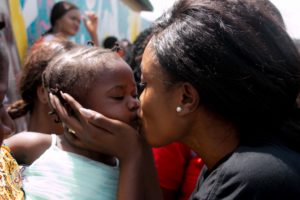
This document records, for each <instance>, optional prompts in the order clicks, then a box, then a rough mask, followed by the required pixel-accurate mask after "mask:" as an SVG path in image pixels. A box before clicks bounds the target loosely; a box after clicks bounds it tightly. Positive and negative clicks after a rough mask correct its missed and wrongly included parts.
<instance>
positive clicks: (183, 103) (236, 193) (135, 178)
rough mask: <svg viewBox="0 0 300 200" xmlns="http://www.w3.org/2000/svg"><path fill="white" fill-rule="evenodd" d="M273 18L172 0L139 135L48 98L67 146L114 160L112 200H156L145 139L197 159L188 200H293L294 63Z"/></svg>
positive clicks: (296, 174)
mask: <svg viewBox="0 0 300 200" xmlns="http://www.w3.org/2000/svg"><path fill="white" fill-rule="evenodd" d="M279 18H280V17H279V15H278V11H277V9H276V8H275V7H274V6H273V5H272V4H271V3H270V2H269V1H267V0H263V1H258V0H257V1H255V0H254V1H253V0H197V1H195V0H180V1H178V2H177V3H176V4H175V5H174V6H173V7H172V9H170V10H169V11H167V12H166V13H165V14H164V15H163V16H162V17H160V18H159V19H158V20H157V21H156V22H155V24H154V29H155V30H154V35H153V36H152V38H151V40H150V42H149V44H148V45H147V47H146V49H145V52H144V55H143V59H142V64H141V82H142V83H141V85H142V86H143V89H144V90H143V91H142V93H141V95H140V101H141V108H140V112H139V115H140V117H141V122H142V129H141V130H140V131H139V132H137V131H136V130H134V129H132V128H130V127H129V126H126V125H125V124H124V123H121V122H119V121H117V122H116V121H114V120H111V119H110V118H108V117H107V116H105V114H103V115H101V114H99V113H95V112H93V111H91V110H86V109H83V108H82V107H81V106H80V105H79V104H77V103H76V102H75V101H74V100H73V99H72V97H70V96H68V98H67V99H68V102H69V103H70V104H71V105H73V108H74V109H75V110H78V111H79V113H81V115H80V117H79V118H78V119H79V120H78V119H75V118H72V117H68V116H67V115H65V114H64V113H63V112H62V111H63V110H64V109H63V108H62V107H61V106H60V104H59V102H58V101H57V99H55V98H53V99H52V101H54V102H56V104H55V105H56V109H57V110H58V111H59V113H60V115H61V118H62V119H63V120H64V121H65V122H66V123H68V124H69V126H70V127H72V128H73V129H74V130H75V131H76V137H73V140H74V144H78V142H79V141H78V139H79V140H80V141H81V142H82V143H84V144H85V145H86V146H88V147H87V148H91V149H94V150H97V151H100V152H101V151H102V152H109V153H110V154H113V155H116V156H117V157H118V158H119V159H120V164H121V172H120V173H121V175H120V184H119V199H122V200H124V199H131V200H132V199H155V200H158V199H162V197H161V194H160V191H159V189H158V184H157V180H156V178H157V177H156V176H155V172H154V167H153V161H152V158H151V154H149V148H148V147H147V144H146V142H145V140H146V141H147V142H148V143H149V144H150V145H152V146H163V145H166V144H169V143H171V142H173V141H180V142H183V143H185V144H186V145H187V146H189V147H190V148H191V149H193V150H194V151H195V152H196V153H197V154H198V155H199V156H200V157H201V158H202V159H203V160H204V163H205V164H206V169H205V170H204V171H203V172H202V174H201V176H200V177H199V181H198V183H199V184H198V186H197V187H196V188H195V191H194V194H192V196H191V198H190V199H191V200H198V199H243V200H245V199H295V198H299V196H300V190H299V185H300V153H299V152H300V129H299V128H300V113H299V109H298V108H297V106H296V97H297V95H298V93H299V89H300V68H299V67H300V57H299V53H298V51H297V49H296V47H295V45H294V43H293V41H292V39H291V38H290V37H289V35H288V34H287V33H286V31H285V29H284V27H283V26H282V23H281V22H280V21H279V20H278V19H279ZM66 96H67V95H66ZM81 129H85V130H89V131H88V132H89V134H83V133H82V131H81ZM138 133H141V134H138ZM128 144H130V145H128Z"/></svg>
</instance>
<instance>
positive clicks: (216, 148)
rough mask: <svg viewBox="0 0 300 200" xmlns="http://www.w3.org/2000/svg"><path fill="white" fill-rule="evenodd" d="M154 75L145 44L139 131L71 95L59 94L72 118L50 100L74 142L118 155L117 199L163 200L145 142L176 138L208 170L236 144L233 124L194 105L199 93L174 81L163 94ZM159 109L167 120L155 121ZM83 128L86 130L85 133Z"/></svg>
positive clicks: (157, 143)
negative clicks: (89, 106)
mask: <svg viewBox="0 0 300 200" xmlns="http://www.w3.org/2000/svg"><path fill="white" fill-rule="evenodd" d="M149 45H150V46H149ZM154 73H158V74H156V75H157V76H151V74H154ZM159 73H161V74H159ZM147 77H148V78H147ZM152 77H153V79H152ZM155 77H163V72H162V71H161V69H160V66H159V65H157V61H156V60H155V57H153V52H152V47H151V43H150V44H148V46H147V47H146V50H145V53H144V56H143V62H142V81H145V82H147V88H146V89H144V91H143V92H142V94H141V96H140V101H141V108H140V113H139V115H140V117H141V119H142V121H143V131H140V132H142V134H141V133H139V131H137V130H135V129H133V128H132V127H130V126H128V125H126V124H124V123H122V122H120V121H117V120H112V119H110V118H107V117H105V116H104V115H102V114H100V113H96V112H94V111H91V110H86V109H84V108H82V106H81V105H80V104H79V103H78V102H76V101H75V100H74V99H73V98H72V97H71V96H70V95H68V94H63V95H62V96H63V98H64V99H65V100H66V101H67V102H68V103H69V104H70V105H71V107H72V108H73V110H74V111H75V112H76V113H77V116H79V120H77V119H75V118H73V117H70V116H68V114H67V112H66V111H65V109H64V108H63V107H62V106H61V104H60V103H59V101H58V99H57V98H55V97H52V98H51V101H52V104H53V105H54V107H55V108H56V110H57V112H58V114H59V116H60V117H61V119H62V121H64V122H65V123H66V124H68V125H69V126H70V127H71V128H72V129H73V130H75V132H76V135H75V137H71V139H70V141H71V143H73V145H77V146H81V147H82V148H89V149H93V150H94V151H100V152H104V153H106V154H109V155H115V156H116V157H118V158H119V160H120V181H119V192H118V199H122V200H124V199H130V200H132V199H153V200H154V199H155V200H157V199H163V196H162V194H161V190H160V188H159V184H158V181H157V175H156V172H155V167H154V162H153V157H152V154H151V150H150V147H149V145H148V144H151V145H153V144H154V145H155V146H163V145H164V144H168V143H170V142H173V141H176V140H179V141H180V142H183V143H185V144H186V145H187V146H189V147H190V148H191V149H193V150H194V151H195V152H196V153H197V154H198V155H199V156H200V157H202V158H203V160H204V162H205V163H206V164H207V166H208V168H212V167H213V166H214V165H215V164H216V163H217V162H218V161H219V160H220V159H222V158H223V157H224V156H226V155H227V154H228V153H230V152H232V151H233V150H234V149H235V148H236V146H237V145H238V137H237V132H236V130H235V128H234V126H232V124H230V123H229V122H227V121H226V120H224V119H222V118H220V117H217V116H216V115H214V114H213V113H210V112H208V111H207V110H206V109H205V108H203V107H201V106H199V104H198V102H199V95H198V93H197V92H196V90H195V88H193V87H192V86H191V85H190V84H189V83H183V84H178V85H176V87H174V88H173V89H172V91H170V92H166V91H165V90H163V89H162V88H164V87H166V86H165V85H164V84H163V82H162V81H161V80H160V79H157V78H155ZM149 78H151V80H150V79H149ZM170 95H171V96H170ZM165 99H168V100H165ZM178 105H181V107H182V111H181V112H179V113H176V106H178ZM153 108H157V109H153ZM162 113H165V116H164V117H161V118H160V119H168V120H167V121H166V120H164V121H163V122H162V121H161V120H157V117H159V116H160V115H162ZM170 121H171V122H172V123H170ZM164 122H166V123H164ZM154 124H155V125H154ZM150 129H151V130H150ZM83 130H85V133H89V134H84V132H83ZM87 130H88V131H87ZM153 133H155V134H156V135H155V136H154V135H153ZM165 133H172V134H170V135H165ZM68 138H70V137H69V136H68ZM147 143H148V144H147Z"/></svg>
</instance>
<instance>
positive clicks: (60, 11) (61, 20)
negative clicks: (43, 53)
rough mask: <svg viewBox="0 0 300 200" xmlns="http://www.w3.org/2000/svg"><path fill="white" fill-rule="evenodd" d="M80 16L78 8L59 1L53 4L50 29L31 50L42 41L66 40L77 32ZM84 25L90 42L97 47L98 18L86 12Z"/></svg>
mask: <svg viewBox="0 0 300 200" xmlns="http://www.w3.org/2000/svg"><path fill="white" fill-rule="evenodd" d="M80 22H81V14H80V10H79V8H78V7H77V6H76V5H74V4H72V3H70V2H67V1H60V2H57V3H56V4H54V6H53V8H52V10H51V14H50V24H51V27H50V29H49V30H48V31H46V32H45V33H44V34H43V35H42V37H41V38H40V39H38V40H37V41H36V42H35V43H34V46H33V48H35V47H36V46H37V45H39V44H40V43H42V42H44V41H48V42H49V41H51V40H53V39H54V38H61V39H68V38H69V37H71V36H74V35H75V34H76V33H77V32H78V31H79V26H80ZM84 25H85V27H86V28H87V31H88V33H89V34H90V36H91V40H92V41H93V42H94V44H95V45H98V36H97V28H98V17H97V16H96V14H95V13H91V12H87V13H86V18H85V19H84Z"/></svg>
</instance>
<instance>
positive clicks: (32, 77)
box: [8, 39, 75, 119]
mask: <svg viewBox="0 0 300 200" xmlns="http://www.w3.org/2000/svg"><path fill="white" fill-rule="evenodd" d="M73 47H75V43H73V42H70V41H61V40H59V39H57V40H53V41H51V42H45V43H42V44H40V45H39V46H37V48H34V49H32V50H31V51H30V52H29V54H28V55H27V57H26V59H25V64H24V67H23V69H22V73H21V76H20V81H19V84H18V90H19V94H20V95H21V97H22V99H21V100H18V101H16V102H14V103H12V104H11V105H10V106H9V107H8V113H9V114H10V116H11V118H12V119H16V118H18V117H21V116H23V115H25V114H27V113H28V112H31V111H32V110H33V109H34V106H35V103H36V100H37V88H38V87H39V86H42V73H43V72H44V70H45V69H46V67H47V66H48V64H49V62H50V60H51V59H53V58H54V57H55V56H56V55H58V54H60V53H62V52H65V51H68V50H70V49H72V48H73Z"/></svg>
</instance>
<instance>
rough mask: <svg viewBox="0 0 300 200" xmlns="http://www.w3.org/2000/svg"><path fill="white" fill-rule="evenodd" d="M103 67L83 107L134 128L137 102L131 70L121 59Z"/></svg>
mask: <svg viewBox="0 0 300 200" xmlns="http://www.w3.org/2000/svg"><path fill="white" fill-rule="evenodd" d="M105 66H106V67H105V68H104V69H103V72H102V73H101V74H100V75H99V79H98V81H96V82H95V84H94V86H92V87H91V88H92V89H91V90H90V91H89V92H88V95H87V97H86V101H85V102H86V105H85V106H86V107H87V108H90V109H93V110H96V111H98V112H100V113H102V114H103V115H105V116H107V117H110V118H113V119H118V120H120V121H123V122H125V123H128V124H130V125H131V126H133V127H136V125H137V110H138V108H139V101H138V99H137V89H136V83H135V81H134V77H133V73H132V70H131V68H130V67H129V66H128V65H127V64H126V63H125V62H124V61H122V60H121V59H120V60H112V61H109V62H107V63H106V64H105Z"/></svg>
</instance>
